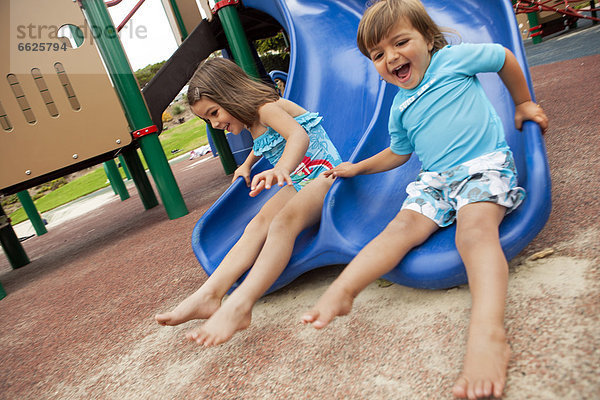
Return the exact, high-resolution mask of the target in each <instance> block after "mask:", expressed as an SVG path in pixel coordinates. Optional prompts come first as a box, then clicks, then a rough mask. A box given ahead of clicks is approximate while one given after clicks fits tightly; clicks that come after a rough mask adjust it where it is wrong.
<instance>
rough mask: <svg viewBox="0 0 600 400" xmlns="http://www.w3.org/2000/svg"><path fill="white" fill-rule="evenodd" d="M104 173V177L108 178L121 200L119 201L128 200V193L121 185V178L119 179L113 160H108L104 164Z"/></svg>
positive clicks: (122, 184)
mask: <svg viewBox="0 0 600 400" xmlns="http://www.w3.org/2000/svg"><path fill="white" fill-rule="evenodd" d="M104 171H105V172H106V176H107V177H108V180H109V181H110V183H111V185H112V187H113V189H115V191H116V192H117V194H118V195H119V197H120V198H121V201H123V200H127V199H128V198H129V192H128V191H127V188H126V187H125V184H124V183H123V178H121V173H120V172H119V168H117V163H115V160H108V161H106V162H104Z"/></svg>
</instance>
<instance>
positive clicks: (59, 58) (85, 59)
mask: <svg viewBox="0 0 600 400" xmlns="http://www.w3.org/2000/svg"><path fill="white" fill-rule="evenodd" d="M65 24H72V25H75V26H79V27H80V29H81V30H82V31H83V32H84V36H85V41H84V43H83V45H82V46H80V47H79V48H77V49H72V48H70V46H69V48H68V49H66V50H62V49H60V50H58V51H56V50H50V51H48V50H47V47H48V45H47V43H51V44H52V46H54V44H57V45H58V46H62V44H63V43H64V38H57V37H56V34H57V30H58V29H59V28H60V27H61V26H63V25H65ZM97 34H98V32H97ZM0 37H1V38H2V40H0V104H1V107H0V119H1V121H0V122H2V123H1V124H0V189H2V188H6V187H9V186H13V185H16V184H19V183H21V182H25V181H27V180H29V179H31V178H34V177H38V176H42V175H44V174H47V173H49V172H53V171H56V170H59V169H61V168H64V167H67V166H69V165H72V164H76V163H78V162H80V161H82V160H87V159H90V158H93V157H95V156H98V155H100V154H104V153H107V152H110V151H113V150H117V149H119V148H121V147H123V146H126V145H128V144H129V143H131V140H132V138H131V135H130V133H129V132H130V129H129V126H128V123H127V119H126V118H125V115H124V113H123V109H122V107H121V104H120V102H119V99H118V97H117V94H116V92H115V90H114V88H113V86H112V84H111V82H110V79H109V77H108V74H107V72H106V70H105V69H104V66H103V64H102V60H101V58H100V55H99V53H98V50H97V48H96V46H95V43H94V42H95V41H94V38H93V35H92V29H91V28H90V27H89V26H88V25H87V23H86V22H85V18H84V16H83V13H82V11H81V9H80V8H79V6H78V4H77V2H74V1H73V0H52V1H39V0H2V1H0ZM42 43H43V44H44V47H46V49H45V50H44V51H40V48H41V44H42ZM20 44H21V47H22V49H21V50H20V49H19V45H20ZM27 44H29V46H28V47H26V45H27ZM35 44H37V45H35ZM34 47H36V48H37V50H38V51H33V48H34ZM27 48H28V50H27ZM57 68H58V69H59V70H60V69H62V70H64V71H65V76H63V77H62V81H61V76H60V74H59V73H58V71H57ZM65 77H66V78H67V79H68V82H69V84H70V85H68V86H67V87H65V86H64V85H63V84H64V82H65V79H64V78H65ZM11 80H12V81H17V82H18V87H14V85H13V86H11V85H10V84H9V81H11ZM21 92H22V93H21ZM67 94H69V95H67ZM21 95H23V96H24V97H23V98H20V96H21ZM73 96H74V97H73ZM24 99H26V103H25V100H24ZM24 104H27V107H28V108H29V110H28V111H23V110H22V108H23V107H25V106H24ZM28 120H29V122H28Z"/></svg>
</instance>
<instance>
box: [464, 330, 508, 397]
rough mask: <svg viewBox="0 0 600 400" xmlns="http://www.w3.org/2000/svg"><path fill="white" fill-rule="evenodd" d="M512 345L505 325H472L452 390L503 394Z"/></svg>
mask: <svg viewBox="0 0 600 400" xmlns="http://www.w3.org/2000/svg"><path fill="white" fill-rule="evenodd" d="M509 358H510V348H509V346H508V343H506V334H505V332H504V329H503V328H495V329H490V328H487V327H476V326H471V328H470V329H469V339H468V341H467V353H466V355H465V361H464V365H463V371H462V373H461V375H460V377H459V378H458V380H457V381H456V383H455V384H454V388H453V389H452V393H453V394H454V396H455V397H457V398H461V399H464V398H468V399H469V400H471V399H479V398H487V397H490V396H494V397H498V398H499V397H501V396H502V392H503V391H504V385H505V383H506V369H507V367H508V360H509Z"/></svg>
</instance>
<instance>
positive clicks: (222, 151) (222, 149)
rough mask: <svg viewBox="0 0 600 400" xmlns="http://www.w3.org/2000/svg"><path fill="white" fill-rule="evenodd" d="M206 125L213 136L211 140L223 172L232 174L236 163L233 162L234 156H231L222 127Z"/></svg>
mask: <svg viewBox="0 0 600 400" xmlns="http://www.w3.org/2000/svg"><path fill="white" fill-rule="evenodd" d="M206 126H207V127H208V131H209V132H210V136H211V137H212V138H213V142H214V144H215V147H216V148H217V152H218V153H219V159H220V160H221V164H222V165H223V169H224V170H225V174H227V175H229V174H233V173H234V172H235V169H236V168H237V163H236V162H235V158H233V153H232V152H231V148H230V147H229V143H227V137H226V136H225V132H224V131H223V130H222V129H215V128H213V127H212V126H210V124H207V125H206Z"/></svg>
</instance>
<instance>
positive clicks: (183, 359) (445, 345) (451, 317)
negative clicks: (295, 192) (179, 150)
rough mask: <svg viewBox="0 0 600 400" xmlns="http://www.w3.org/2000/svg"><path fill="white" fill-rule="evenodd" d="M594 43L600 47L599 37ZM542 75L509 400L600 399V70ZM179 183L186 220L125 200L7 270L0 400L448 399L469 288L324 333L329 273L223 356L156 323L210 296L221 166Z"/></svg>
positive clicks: (410, 300) (371, 295)
mask: <svg viewBox="0 0 600 400" xmlns="http://www.w3.org/2000/svg"><path fill="white" fill-rule="evenodd" d="M585 32H586V34H589V33H590V32H591V33H592V34H593V36H592V37H593V38H595V39H594V40H596V41H597V40H598V38H599V37H600V27H598V26H596V27H593V28H588V30H587V31H585ZM594 32H595V33H594ZM575 34H577V32H575ZM567 35H573V33H569V34H565V35H561V36H560V37H562V38H563V39H561V42H564V40H570V39H569V36H567ZM573 38H576V36H573ZM557 39H558V38H556V39H553V40H557ZM552 43H553V41H552V40H548V41H547V42H546V43H542V45H544V46H552ZM555 43H558V42H555ZM590 46H593V45H592V44H590ZM531 75H532V80H533V83H534V88H535V94H536V97H537V100H538V102H539V103H540V104H541V105H542V106H543V107H544V109H545V110H546V112H547V114H548V116H549V118H550V128H549V130H548V132H547V133H546V136H545V139H546V145H547V150H548V158H549V163H550V169H551V175H552V185H553V187H552V202H553V208H552V213H551V216H550V219H549V221H548V223H547V224H546V226H545V228H544V229H543V230H542V232H541V233H540V234H539V235H538V236H537V237H536V238H535V239H534V240H533V241H532V242H531V243H530V244H529V245H528V246H527V247H526V248H525V250H523V251H522V252H521V254H520V255H519V256H518V257H516V258H515V259H514V260H512V261H511V263H510V266H511V274H510V282H509V294H508V304H507V311H506V326H507V329H508V336H509V341H510V345H511V348H512V358H511V361H510V364H509V369H508V382H507V389H506V395H505V397H504V398H506V399H591V398H596V397H597V394H598V392H599V390H600V378H599V375H598V368H599V367H600V364H599V360H600V268H599V267H600V228H599V222H600V221H599V216H600V200H599V198H598V182H599V181H600V168H598V165H599V164H600V152H599V151H598V148H600V135H599V133H600V118H599V117H600V116H599V111H600V54H595V55H586V56H584V57H577V58H574V59H570V60H564V61H558V62H553V63H550V64H541V65H536V66H534V67H532V68H531ZM201 160H205V161H202V162H200V161H201ZM172 168H173V172H174V174H175V177H176V179H177V181H178V183H179V186H180V188H181V191H182V194H183V196H184V199H185V201H186V204H187V207H188V209H189V211H190V213H189V214H188V215H186V216H184V217H182V218H179V219H176V220H172V221H171V220H169V219H168V218H167V215H166V212H165V211H164V208H163V207H162V205H161V206H159V207H155V208H153V209H151V210H147V211H145V210H144V209H143V206H142V204H141V202H140V200H139V197H138V195H137V193H136V191H135V189H134V188H133V187H131V186H129V192H130V195H131V198H130V199H128V200H126V201H124V202H121V201H119V199H118V197H117V196H113V195H112V194H111V193H110V192H107V193H104V194H100V200H97V201H95V202H94V204H93V206H90V207H89V208H88V210H87V212H81V213H79V215H77V216H76V218H71V219H68V218H67V217H63V219H62V221H61V223H58V222H57V223H52V221H49V222H50V224H49V229H48V233H47V234H45V235H43V236H40V237H33V238H31V239H28V240H26V241H25V242H23V244H24V247H25V249H26V251H27V253H28V255H29V257H30V259H31V261H32V262H31V264H29V265H27V266H25V267H23V268H20V269H18V270H12V269H11V268H10V265H9V264H8V261H7V260H6V258H5V257H4V256H2V257H0V282H2V284H3V286H4V288H5V290H6V292H7V293H8V296H7V297H6V298H4V299H2V300H0V318H1V320H2V324H0V377H1V378H2V379H0V398H6V399H26V398H28V399H84V398H85V399H89V398H107V399H170V398H173V399H175V398H177V399H237V398H244V399H307V398H310V399H343V398H346V399H445V398H451V396H450V390H451V387H452V384H453V382H454V380H455V379H456V377H457V376H458V374H459V372H460V367H461V364H462V358H463V355H464V344H465V340H466V326H467V323H468V316H469V307H470V297H469V292H468V288H467V287H466V286H461V287H458V288H453V289H450V290H440V291H427V290H416V289H411V288H407V287H402V286H399V285H395V284H394V285H391V286H386V285H383V284H379V283H374V284H372V285H370V286H369V287H368V288H367V289H366V290H365V291H364V292H363V293H361V294H360V295H359V297H358V298H357V299H356V301H355V304H354V309H353V312H352V313H351V314H350V315H349V316H347V317H343V318H338V319H337V320H335V321H334V323H333V324H332V325H331V326H329V327H328V328H327V329H325V330H323V331H316V330H314V329H312V328H311V327H306V326H303V325H302V324H301V323H300V316H301V314H302V312H303V311H305V310H306V309H308V308H309V307H311V306H312V305H313V304H314V303H315V302H316V300H317V298H318V296H319V295H320V294H321V293H322V292H323V291H324V290H325V288H326V286H327V285H328V284H329V283H330V282H331V281H332V280H333V279H334V278H335V276H336V275H337V274H338V273H339V272H340V270H341V268H342V267H341V266H333V267H326V268H322V269H319V270H315V271H312V272H309V273H307V274H305V275H303V276H302V277H300V278H299V279H297V280H296V281H294V282H293V283H292V284H290V285H288V286H286V287H285V288H283V289H281V290H279V291H277V292H275V293H273V294H270V295H268V296H265V297H263V298H262V299H261V300H260V301H259V302H258V304H257V305H256V307H255V309H254V314H253V321H252V325H251V326H250V328H249V329H247V330H246V331H244V332H241V333H238V334H237V335H235V336H234V337H233V339H232V340H231V341H230V342H228V343H226V344H224V345H221V346H219V347H216V348H210V349H205V348H199V347H198V346H196V345H194V344H191V343H188V342H186V341H185V340H184V333H185V331H186V330H187V329H189V328H190V327H192V326H195V324H197V323H199V322H188V323H186V324H183V325H182V326H178V327H161V326H159V325H157V324H156V323H155V322H154V319H153V316H154V314H155V313H157V312H160V311H166V310H170V309H172V308H173V307H174V306H175V305H177V304H178V303H179V302H180V301H181V300H183V299H184V298H185V297H187V296H188V295H189V294H190V293H192V292H193V291H194V290H195V289H196V288H197V287H199V286H200V285H201V284H202V283H203V282H204V281H205V279H206V275H205V274H204V272H203V270H202V268H201V267H200V265H199V264H198V262H197V260H196V258H195V256H194V254H193V252H192V249H191V245H190V236H191V232H192V229H193V227H194V224H195V223H196V221H197V220H198V219H199V218H200V216H201V215H202V214H203V213H204V212H205V211H206V210H207V209H208V207H210V205H211V204H212V203H213V202H214V201H215V200H216V199H217V198H218V197H219V195H220V194H221V193H222V192H223V191H224V190H225V189H226V188H227V187H228V185H229V181H230V177H228V176H225V174H224V173H223V169H222V167H221V165H220V162H219V160H218V159H215V158H211V156H210V155H209V156H205V157H204V158H202V159H195V160H186V159H184V160H182V161H180V162H178V163H175V164H173V165H172ZM79 204H80V205H81V203H79ZM67 209H69V207H67ZM71 209H72V210H75V209H76V207H74V206H72V207H71ZM74 212H75V211H73V214H72V215H74ZM67 215H68V213H67ZM17 232H19V230H18V229H17ZM20 236H22V235H20ZM546 250H551V251H546ZM550 253H551V254H550ZM538 257H540V258H538Z"/></svg>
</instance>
